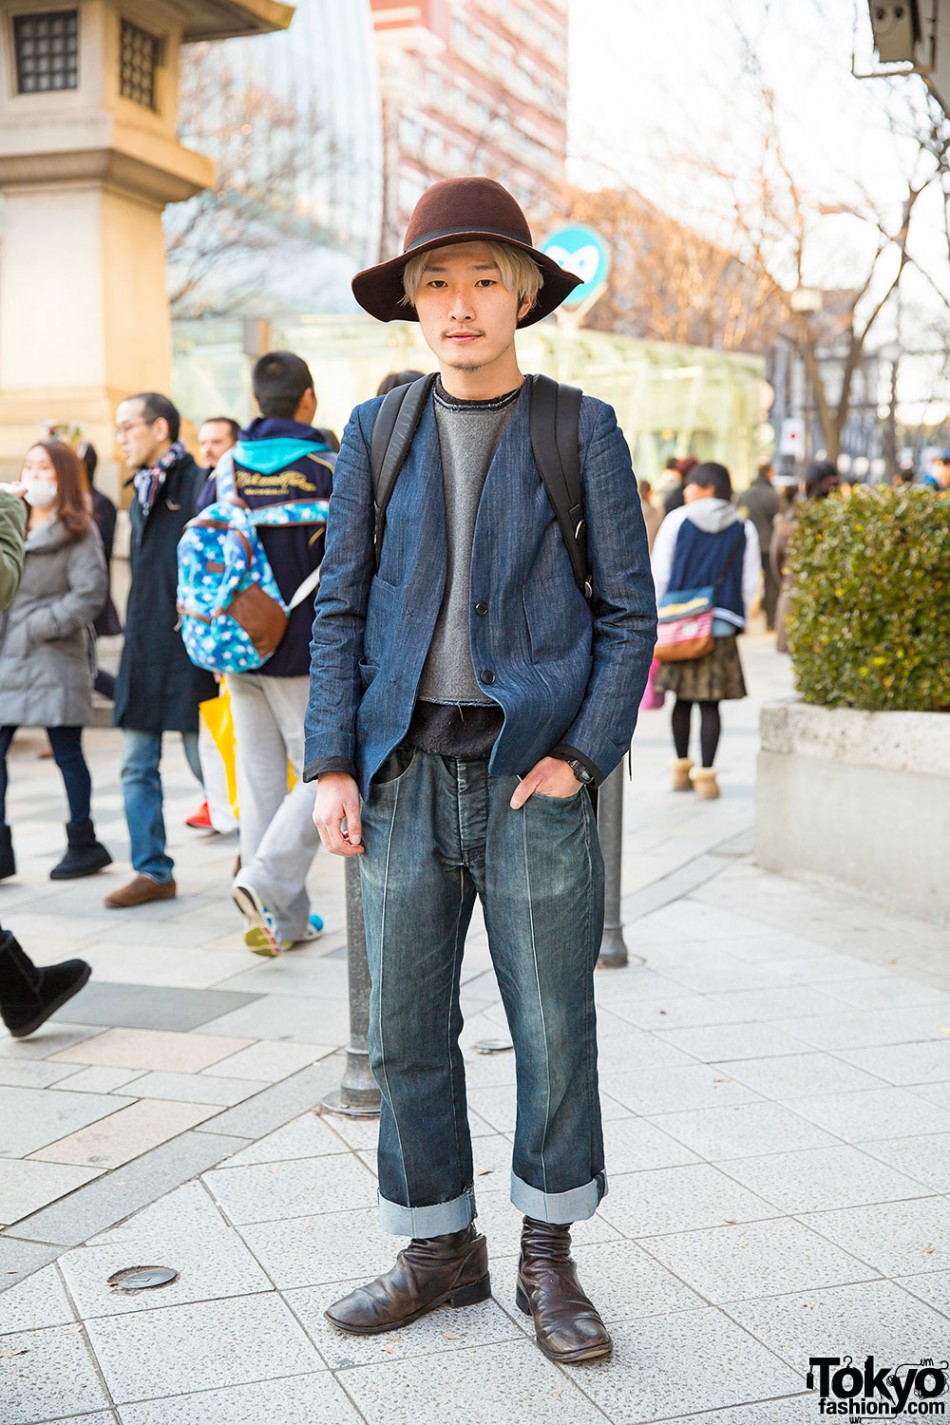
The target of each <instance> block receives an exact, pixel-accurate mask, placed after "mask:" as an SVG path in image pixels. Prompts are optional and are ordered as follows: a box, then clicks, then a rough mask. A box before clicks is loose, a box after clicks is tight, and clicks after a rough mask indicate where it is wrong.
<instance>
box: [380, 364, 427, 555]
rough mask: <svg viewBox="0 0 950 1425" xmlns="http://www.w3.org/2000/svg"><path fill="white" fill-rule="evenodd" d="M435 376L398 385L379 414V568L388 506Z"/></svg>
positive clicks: (384, 401)
mask: <svg viewBox="0 0 950 1425" xmlns="http://www.w3.org/2000/svg"><path fill="white" fill-rule="evenodd" d="M434 380H435V375H434V373H433V374H430V375H428V376H420V377H419V379H418V380H417V381H413V382H411V383H410V384H409V385H408V386H396V387H395V389H394V390H392V391H390V392H389V394H388V395H387V396H386V397H385V398H384V400H383V404H382V405H381V406H380V408H379V410H378V411H377V413H376V423H375V425H374V426H373V438H372V441H371V443H370V452H369V462H370V468H371V470H372V475H373V509H374V511H375V517H376V518H375V528H374V531H373V550H374V553H375V556H376V568H377V569H378V568H379V561H380V557H381V555H382V550H383V531H384V529H385V528H386V506H387V505H388V504H389V500H390V497H391V495H392V492H393V486H394V485H395V483H396V478H397V476H398V475H399V472H400V470H401V469H402V466H403V461H404V460H405V458H406V456H407V454H408V452H409V447H410V445H411V444H412V438H413V436H414V435H415V433H416V430H417V429H418V426H419V422H420V420H421V419H422V412H423V411H424V409H425V404H426V401H427V400H428V399H429V392H430V391H431V390H432V383H433V381H434Z"/></svg>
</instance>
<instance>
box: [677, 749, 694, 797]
mask: <svg viewBox="0 0 950 1425" xmlns="http://www.w3.org/2000/svg"><path fill="white" fill-rule="evenodd" d="M692 770H693V759H692V758H691V757H677V759H676V761H675V762H674V763H673V790H674V792H691V791H692V790H693V784H692V782H691V781H690V780H689V774H690V772H691V771H692Z"/></svg>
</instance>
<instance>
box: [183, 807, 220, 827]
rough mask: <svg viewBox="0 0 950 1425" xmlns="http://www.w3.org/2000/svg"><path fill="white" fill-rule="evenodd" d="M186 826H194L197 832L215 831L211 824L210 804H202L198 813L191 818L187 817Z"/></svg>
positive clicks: (192, 814) (193, 813)
mask: <svg viewBox="0 0 950 1425" xmlns="http://www.w3.org/2000/svg"><path fill="white" fill-rule="evenodd" d="M185 825H186V826H193V827H194V828H195V830H196V831H214V827H213V826H212V824H211V812H210V810H209V809H208V803H207V802H202V803H201V806H200V807H199V808H198V810H197V811H193V812H192V813H191V816H186V817H185Z"/></svg>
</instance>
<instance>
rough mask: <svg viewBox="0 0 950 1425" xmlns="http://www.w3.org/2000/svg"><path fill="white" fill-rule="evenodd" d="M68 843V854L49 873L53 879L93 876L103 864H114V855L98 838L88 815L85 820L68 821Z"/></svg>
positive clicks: (63, 879)
mask: <svg viewBox="0 0 950 1425" xmlns="http://www.w3.org/2000/svg"><path fill="white" fill-rule="evenodd" d="M66 843H67V848H66V855H65V856H64V857H63V859H62V860H61V861H60V862H59V863H58V864H57V865H56V866H54V867H53V869H52V871H50V873H49V878H50V880H51V881H72V880H75V879H76V878H77V877H78V876H93V875H95V873H96V871H101V870H102V868H103V866H111V865H112V857H111V856H110V855H109V853H108V851H107V850H106V848H105V847H104V846H103V844H102V842H101V841H97V840H96V828H95V827H94V826H93V824H92V822H91V821H90V820H89V818H88V816H87V817H86V818H85V820H83V821H68V822H67V823H66Z"/></svg>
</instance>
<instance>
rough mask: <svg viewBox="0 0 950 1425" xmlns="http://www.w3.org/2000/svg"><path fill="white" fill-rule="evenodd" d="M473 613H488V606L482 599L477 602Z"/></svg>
mask: <svg viewBox="0 0 950 1425" xmlns="http://www.w3.org/2000/svg"><path fill="white" fill-rule="evenodd" d="M475 612H476V613H477V614H487V613H488V605H487V604H486V603H485V601H484V599H481V600H479V602H478V603H477V604H476V605H475Z"/></svg>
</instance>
